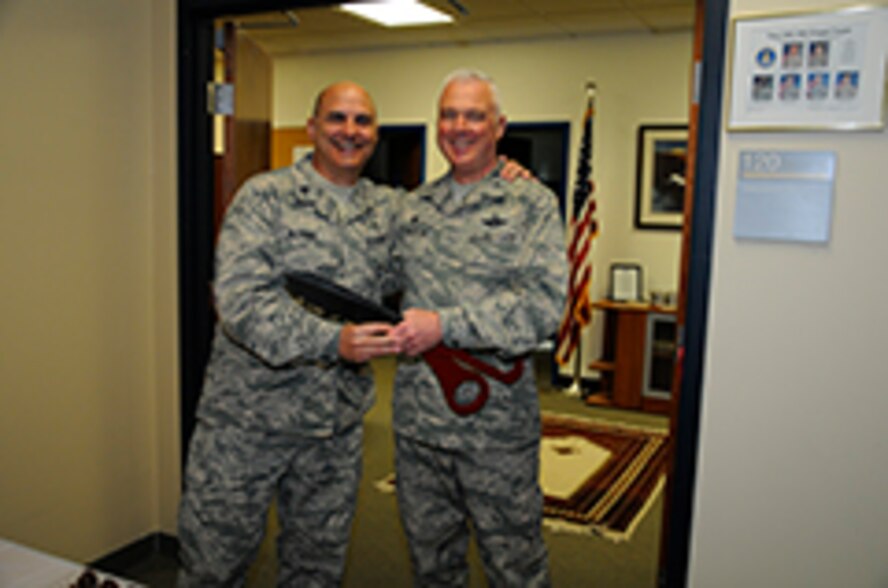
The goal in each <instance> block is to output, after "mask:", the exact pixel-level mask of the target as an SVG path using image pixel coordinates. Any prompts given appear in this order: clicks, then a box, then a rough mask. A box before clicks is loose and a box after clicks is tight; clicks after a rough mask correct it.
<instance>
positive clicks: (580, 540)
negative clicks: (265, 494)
mask: <svg viewBox="0 0 888 588" xmlns="http://www.w3.org/2000/svg"><path fill="white" fill-rule="evenodd" d="M537 364H538V368H541V369H540V370H539V371H540V372H541V374H540V381H541V382H544V383H546V382H548V381H549V378H548V375H547V373H546V372H547V369H548V365H547V362H546V361H538V362H537ZM392 367H393V365H392V363H391V362H387V361H381V362H377V363H376V364H374V368H375V369H376V374H377V377H378V382H379V386H378V399H377V402H376V405H375V406H374V408H373V409H372V410H371V411H370V413H369V414H368V416H367V420H366V433H365V454H364V476H363V480H362V484H361V491H360V495H359V499H358V513H357V517H356V520H355V525H354V530H353V535H352V543H351V546H350V550H349V557H348V564H347V569H346V577H345V582H344V586H345V587H346V588H350V587H351V588H375V587H380V588H382V587H386V588H388V587H391V588H399V587H402V586H403V587H409V586H410V585H411V582H410V564H409V559H408V555H407V546H406V542H405V539H404V535H403V533H402V531H401V527H400V523H399V521H398V513H397V506H396V501H395V497H394V496H393V495H388V494H383V493H381V492H379V491H378V490H376V488H375V487H374V483H375V482H376V481H377V480H379V479H380V478H382V477H384V476H385V475H386V474H387V473H389V472H391V471H392V469H393V456H394V442H393V439H392V433H391V379H392V373H393V370H392ZM540 403H541V406H542V408H543V410H545V411H552V412H557V413H562V414H565V413H567V414H574V415H578V416H580V417H582V418H594V419H596V420H605V421H611V422H617V423H630V424H634V425H639V426H643V427H650V428H659V429H664V428H665V427H666V426H667V422H666V419H664V418H663V417H660V416H657V415H650V414H644V413H638V412H627V411H619V410H613V409H606V408H592V407H588V406H586V405H585V403H583V402H582V401H581V400H580V399H578V398H575V397H569V396H566V395H565V394H563V393H562V392H561V391H555V390H544V391H543V392H542V393H541V395H540ZM661 518H662V496H659V497H658V498H656V499H655V500H654V501H653V502H652V504H651V506H650V509H649V510H648V511H647V513H646V514H645V515H644V516H643V517H641V519H640V521H639V523H638V525H637V527H636V528H635V530H634V532H633V533H632V536H631V539H630V540H627V541H623V542H620V543H616V542H614V541H611V540H608V539H606V538H604V537H601V536H596V535H579V534H575V533H562V532H554V531H551V530H548V529H547V530H544V535H545V539H546V544H547V546H548V549H549V566H550V571H551V577H552V584H553V586H555V587H556V588H575V587H582V588H586V587H591V588H594V587H601V588H654V587H655V586H656V585H657V581H656V576H657V562H658V557H659V544H660V522H661ZM275 533H276V525H275V523H274V521H273V516H272V517H270V520H269V532H268V536H267V537H266V541H265V543H264V544H263V545H262V548H261V549H260V552H259V554H258V556H257V559H256V561H255V564H254V565H253V567H252V569H251V570H250V576H249V579H248V583H247V585H248V587H250V588H265V587H272V586H275V585H276V584H275V570H276V568H277V563H276V558H275V553H274V540H273V537H274V534H275ZM469 559H470V565H471V573H472V575H471V582H470V585H471V586H472V587H473V588H475V587H482V586H485V581H484V578H483V574H482V572H481V566H480V560H479V558H478V556H477V553H476V552H475V551H474V548H473V549H472V551H471V552H470V558H469ZM174 566H175V563H174V562H172V561H171V559H170V558H168V557H162V556H158V557H157V558H154V559H152V560H151V561H145V562H140V564H139V565H137V566H135V567H134V568H133V569H132V570H130V571H128V572H127V573H126V574H125V577H128V578H131V579H133V580H136V581H141V582H143V583H145V584H146V585H148V586H151V587H154V588H165V587H172V586H174V585H175V581H174V578H175V568H174Z"/></svg>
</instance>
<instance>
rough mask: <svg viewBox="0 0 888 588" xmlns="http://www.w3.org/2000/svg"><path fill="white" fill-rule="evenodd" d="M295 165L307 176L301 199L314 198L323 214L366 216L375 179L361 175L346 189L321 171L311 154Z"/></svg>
mask: <svg viewBox="0 0 888 588" xmlns="http://www.w3.org/2000/svg"><path fill="white" fill-rule="evenodd" d="M294 167H295V168H296V170H297V171H298V172H299V173H300V174H301V175H302V176H303V177H304V178H305V179H306V180H307V181H306V182H305V183H303V184H301V186H300V188H299V190H300V193H301V199H302V200H303V201H307V202H311V203H312V204H313V206H314V207H315V210H317V212H318V214H319V215H320V216H322V217H324V218H328V219H333V220H335V219H339V220H340V221H343V222H350V221H352V220H354V219H355V218H358V217H360V216H363V215H364V214H365V213H366V212H367V209H368V208H369V207H370V199H369V198H368V197H367V193H368V191H369V189H370V187H371V186H372V183H371V182H370V181H369V180H367V179H366V178H360V179H358V181H357V183H356V184H355V185H354V186H353V187H352V188H351V189H350V190H349V191H348V192H346V191H345V190H342V189H341V188H342V187H341V186H337V185H336V184H334V183H333V182H331V181H330V180H328V179H327V178H325V177H324V176H322V175H321V174H320V173H318V171H317V170H316V169H315V168H314V166H313V165H312V163H311V154H308V155H306V156H305V157H303V158H302V159H300V160H299V161H297V162H296V163H295V164H294ZM346 190H348V189H346Z"/></svg>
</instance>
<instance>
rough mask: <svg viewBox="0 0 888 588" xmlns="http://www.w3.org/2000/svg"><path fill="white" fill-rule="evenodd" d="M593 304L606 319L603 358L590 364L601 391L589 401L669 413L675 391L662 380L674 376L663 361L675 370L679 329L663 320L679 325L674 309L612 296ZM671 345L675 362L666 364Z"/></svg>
mask: <svg viewBox="0 0 888 588" xmlns="http://www.w3.org/2000/svg"><path fill="white" fill-rule="evenodd" d="M592 308H593V310H594V311H596V312H599V313H601V314H603V317H604V341H603V345H602V352H601V357H600V358H599V359H598V360H596V361H593V362H591V363H590V364H589V366H588V367H589V368H590V369H593V370H597V371H598V372H599V373H600V374H601V390H600V391H599V393H597V394H592V395H590V396H589V397H588V398H587V399H586V401H587V402H588V403H589V404H598V405H606V406H615V407H618V408H627V409H634V410H647V411H651V412H660V413H667V412H668V411H669V406H670V395H669V393H668V391H664V390H663V389H662V381H663V380H664V379H668V378H669V374H664V365H665V368H666V369H667V370H671V367H672V364H673V363H674V349H675V340H674V337H675V329H674V328H673V329H672V330H671V331H670V329H668V328H664V327H663V324H667V325H668V324H669V323H671V324H672V325H674V319H675V308H674V307H663V306H653V305H650V304H646V303H637V302H613V301H610V300H600V301H597V302H594V303H593V304H592ZM670 333H671V335H670ZM670 337H671V339H672V340H671V341H670V340H669V339H670ZM669 349H672V350H673V353H672V358H673V361H668V360H666V361H665V363H664V353H668V352H669ZM669 373H671V371H670V372H669ZM652 378H656V380H657V381H656V382H652V380H651V379H652Z"/></svg>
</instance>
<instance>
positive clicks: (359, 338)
mask: <svg viewBox="0 0 888 588" xmlns="http://www.w3.org/2000/svg"><path fill="white" fill-rule="evenodd" d="M393 330H394V328H393V327H392V326H391V325H388V324H386V323H364V324H361V325H354V324H351V323H348V324H347V325H345V326H344V327H342V330H341V331H339V355H340V356H341V357H343V358H344V359H347V360H348V361H351V362H354V363H363V362H365V361H367V360H370V359H373V358H374V357H380V356H382V355H392V354H394V353H400V351H401V348H400V345H399V344H398V341H397V339H396V338H395V337H393V336H392V331H393Z"/></svg>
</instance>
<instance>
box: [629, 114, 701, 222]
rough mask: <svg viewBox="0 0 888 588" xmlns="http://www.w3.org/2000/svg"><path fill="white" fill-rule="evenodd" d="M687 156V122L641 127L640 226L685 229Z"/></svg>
mask: <svg viewBox="0 0 888 588" xmlns="http://www.w3.org/2000/svg"><path fill="white" fill-rule="evenodd" d="M687 159H688V127H687V125H641V126H640V127H638V144H637V166H636V179H635V182H636V185H635V226H636V228H639V229H666V230H681V226H682V223H683V222H684V192H685V169H686V167H687Z"/></svg>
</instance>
